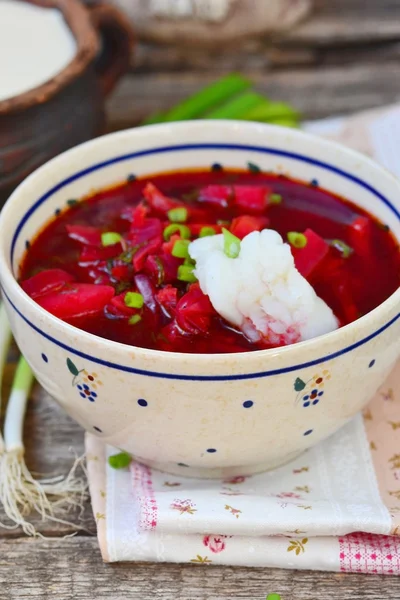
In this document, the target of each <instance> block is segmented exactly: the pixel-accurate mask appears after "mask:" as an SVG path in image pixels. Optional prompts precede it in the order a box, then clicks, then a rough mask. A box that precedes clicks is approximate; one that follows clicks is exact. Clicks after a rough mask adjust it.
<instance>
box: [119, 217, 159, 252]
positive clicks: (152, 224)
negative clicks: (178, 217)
mask: <svg viewBox="0 0 400 600" xmlns="http://www.w3.org/2000/svg"><path fill="white" fill-rule="evenodd" d="M162 234H163V227H162V224H161V221H160V219H145V220H144V221H143V223H142V225H140V226H139V227H137V226H136V225H134V226H132V227H131V229H130V231H129V233H128V234H127V238H128V240H129V241H130V243H131V244H132V246H140V245H141V244H143V243H145V242H149V241H150V240H152V239H153V238H158V237H161V236H162Z"/></svg>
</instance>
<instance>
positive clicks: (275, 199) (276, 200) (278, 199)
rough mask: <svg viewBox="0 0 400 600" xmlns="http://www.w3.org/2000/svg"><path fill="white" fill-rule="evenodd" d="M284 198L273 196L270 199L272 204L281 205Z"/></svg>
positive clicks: (278, 195) (277, 195)
mask: <svg viewBox="0 0 400 600" xmlns="http://www.w3.org/2000/svg"><path fill="white" fill-rule="evenodd" d="M282 200H283V198H282V196H281V195H280V194H271V195H270V197H269V203H270V204H280V203H281V202H282Z"/></svg>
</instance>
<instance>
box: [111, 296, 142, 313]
mask: <svg viewBox="0 0 400 600" xmlns="http://www.w3.org/2000/svg"><path fill="white" fill-rule="evenodd" d="M126 293H127V292H123V293H122V294H118V296H114V297H113V298H111V302H110V303H109V304H108V305H107V311H108V312H111V313H112V314H114V315H116V316H119V317H126V318H128V317H132V316H133V315H134V314H136V313H138V312H139V311H138V310H137V309H136V308H130V307H129V306H127V305H126V304H125V295H126Z"/></svg>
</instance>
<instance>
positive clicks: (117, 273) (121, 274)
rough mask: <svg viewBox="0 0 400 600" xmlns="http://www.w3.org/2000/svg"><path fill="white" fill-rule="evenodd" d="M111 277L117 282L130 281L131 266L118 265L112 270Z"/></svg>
mask: <svg viewBox="0 0 400 600" xmlns="http://www.w3.org/2000/svg"><path fill="white" fill-rule="evenodd" d="M110 272H111V275H112V277H113V278H114V279H116V280H117V281H119V282H120V281H128V280H129V279H130V277H131V274H132V271H131V268H130V266H129V265H124V264H116V265H114V266H113V267H111V269H110Z"/></svg>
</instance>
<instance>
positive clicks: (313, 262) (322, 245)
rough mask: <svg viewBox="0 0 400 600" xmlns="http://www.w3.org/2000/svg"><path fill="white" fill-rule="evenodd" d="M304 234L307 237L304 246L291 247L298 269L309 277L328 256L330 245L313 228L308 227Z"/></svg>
mask: <svg viewBox="0 0 400 600" xmlns="http://www.w3.org/2000/svg"><path fill="white" fill-rule="evenodd" d="M304 235H305V237H306V238H307V244H306V245H305V246H304V248H294V247H293V246H291V247H290V248H291V251H292V254H293V258H294V264H295V266H296V269H297V270H298V271H299V273H301V275H303V277H305V278H306V279H307V278H308V277H309V276H310V275H311V274H312V272H313V271H314V270H315V269H317V267H318V266H319V265H320V264H321V263H322V261H323V260H324V258H325V257H326V256H327V254H328V252H329V245H328V244H327V242H326V241H325V240H324V239H323V238H322V237H320V236H319V235H318V234H317V233H315V232H314V231H313V230H312V229H306V230H305V232H304Z"/></svg>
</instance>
